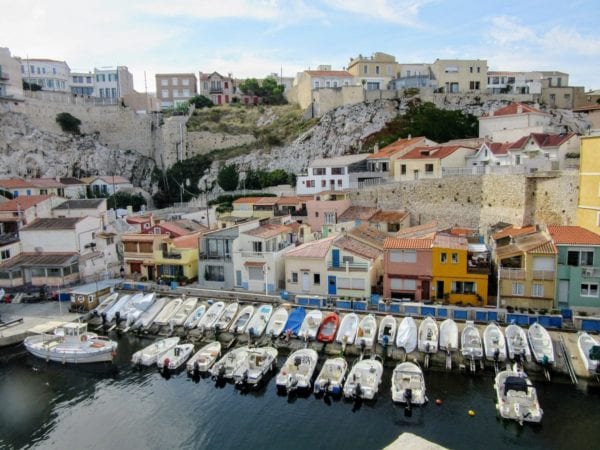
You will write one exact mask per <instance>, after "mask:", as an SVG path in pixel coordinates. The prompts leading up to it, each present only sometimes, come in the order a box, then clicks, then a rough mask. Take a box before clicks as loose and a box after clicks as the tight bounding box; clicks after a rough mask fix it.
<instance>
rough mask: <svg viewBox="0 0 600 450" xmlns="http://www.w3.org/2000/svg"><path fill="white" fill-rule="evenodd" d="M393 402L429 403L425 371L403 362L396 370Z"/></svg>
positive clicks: (408, 403)
mask: <svg viewBox="0 0 600 450" xmlns="http://www.w3.org/2000/svg"><path fill="white" fill-rule="evenodd" d="M457 338H458V335H457ZM392 401H394V402H396V403H406V404H407V405H423V404H425V403H426V402H427V396H426V395H425V378H424V377H423V371H422V370H421V368H420V367H419V366H417V365H416V364H415V363H412V362H403V363H400V364H398V365H397V366H396V368H395V369H394V372H393V373H392Z"/></svg>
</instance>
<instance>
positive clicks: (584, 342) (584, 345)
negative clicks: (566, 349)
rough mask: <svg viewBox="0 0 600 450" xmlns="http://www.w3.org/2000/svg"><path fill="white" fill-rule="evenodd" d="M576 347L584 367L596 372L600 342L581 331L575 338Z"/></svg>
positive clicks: (598, 368) (599, 357)
mask: <svg viewBox="0 0 600 450" xmlns="http://www.w3.org/2000/svg"><path fill="white" fill-rule="evenodd" d="M577 347H578V348H579V354H580V355H581V361H582V362H583V366H584V367H585V369H586V370H587V371H588V372H591V373H598V372H599V371H600V344H598V341H597V340H596V339H594V338H593V337H592V336H590V335H589V334H587V333H585V332H582V333H580V334H579V337H578V338H577Z"/></svg>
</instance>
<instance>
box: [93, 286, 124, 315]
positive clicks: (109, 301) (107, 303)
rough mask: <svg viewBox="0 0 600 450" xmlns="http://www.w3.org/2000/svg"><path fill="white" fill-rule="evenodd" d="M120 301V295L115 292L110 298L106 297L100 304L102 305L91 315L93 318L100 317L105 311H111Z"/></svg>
mask: <svg viewBox="0 0 600 450" xmlns="http://www.w3.org/2000/svg"><path fill="white" fill-rule="evenodd" d="M118 299H119V293H118V292H113V293H112V294H110V295H109V296H108V297H106V298H105V299H104V300H102V302H100V304H99V305H98V306H96V307H95V308H94V309H92V311H91V312H90V314H91V315H92V316H96V317H99V316H100V315H101V314H102V313H103V312H104V311H107V310H109V309H110V308H111V307H112V305H114V304H115V302H116V301H117V300H118Z"/></svg>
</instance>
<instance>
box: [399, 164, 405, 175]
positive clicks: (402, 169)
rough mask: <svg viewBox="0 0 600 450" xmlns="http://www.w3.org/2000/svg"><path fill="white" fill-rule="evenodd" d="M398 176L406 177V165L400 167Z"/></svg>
mask: <svg viewBox="0 0 600 450" xmlns="http://www.w3.org/2000/svg"><path fill="white" fill-rule="evenodd" d="M400 175H406V164H401V165H400Z"/></svg>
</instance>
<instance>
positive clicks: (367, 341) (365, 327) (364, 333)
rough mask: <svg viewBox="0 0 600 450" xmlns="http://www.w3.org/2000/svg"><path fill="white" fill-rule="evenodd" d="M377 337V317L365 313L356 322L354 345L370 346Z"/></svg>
mask: <svg viewBox="0 0 600 450" xmlns="http://www.w3.org/2000/svg"><path fill="white" fill-rule="evenodd" d="M376 338H377V319H375V316H374V315H373V314H367V315H366V316H365V317H363V318H362V319H361V321H360V322H359V323H358V329H357V331H356V345H358V346H363V345H364V346H365V348H372V347H373V343H374V342H375V339H376Z"/></svg>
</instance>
